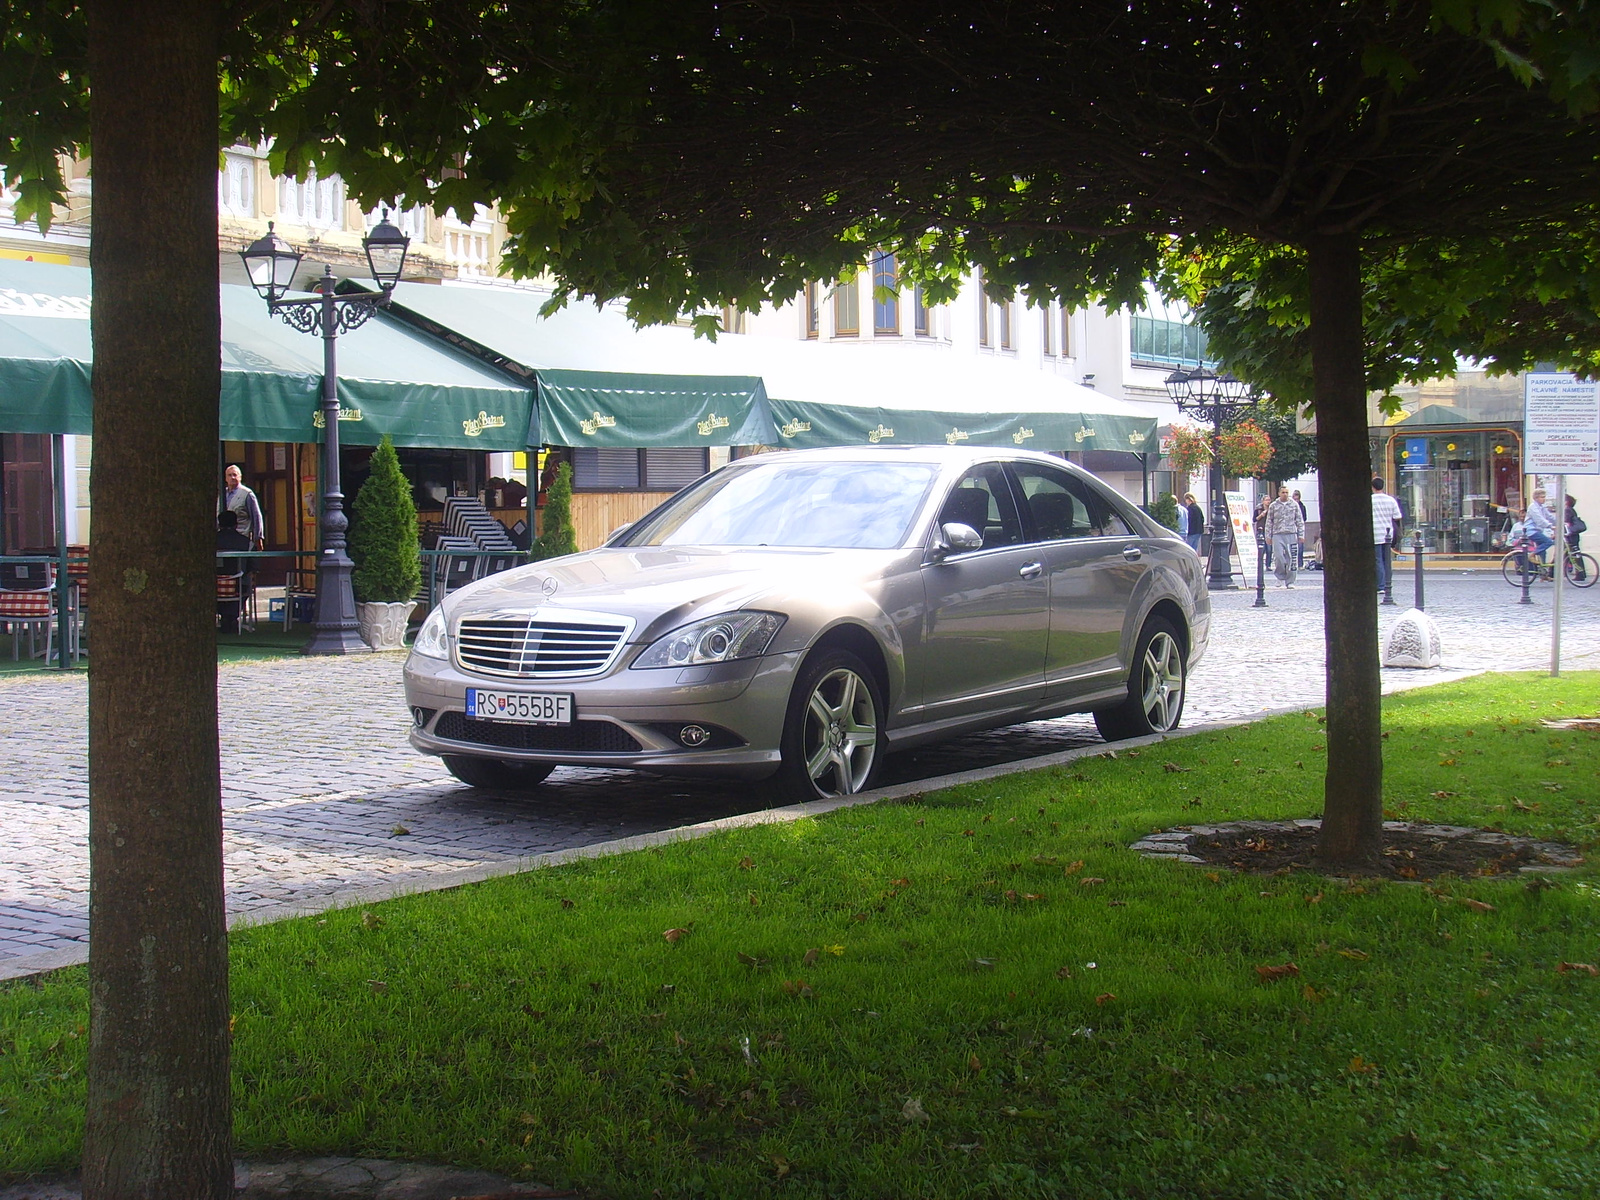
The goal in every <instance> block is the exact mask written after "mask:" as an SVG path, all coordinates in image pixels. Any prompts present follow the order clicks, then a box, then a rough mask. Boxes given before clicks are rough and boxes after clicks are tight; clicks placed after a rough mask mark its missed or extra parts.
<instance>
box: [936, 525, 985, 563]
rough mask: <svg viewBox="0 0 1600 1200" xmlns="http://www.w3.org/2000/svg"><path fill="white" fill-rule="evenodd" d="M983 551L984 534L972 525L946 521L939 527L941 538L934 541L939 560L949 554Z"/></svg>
mask: <svg viewBox="0 0 1600 1200" xmlns="http://www.w3.org/2000/svg"><path fill="white" fill-rule="evenodd" d="M981 549H983V534H981V533H979V532H978V531H977V530H976V529H974V528H973V527H972V526H971V525H963V524H962V523H961V522H960V521H946V522H945V523H944V524H943V525H941V526H939V536H938V538H936V539H935V540H934V543H933V552H934V555H935V556H936V557H938V558H943V557H945V555H947V554H960V553H961V552H962V551H964V550H981Z"/></svg>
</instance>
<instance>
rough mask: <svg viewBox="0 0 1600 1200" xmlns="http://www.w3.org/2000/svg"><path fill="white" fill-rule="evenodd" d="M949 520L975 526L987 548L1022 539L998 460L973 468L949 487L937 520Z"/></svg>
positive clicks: (1015, 510)
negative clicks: (948, 492) (953, 485)
mask: <svg viewBox="0 0 1600 1200" xmlns="http://www.w3.org/2000/svg"><path fill="white" fill-rule="evenodd" d="M951 521H955V522H957V523H959V524H962V525H970V526H971V527H972V528H973V529H976V530H977V531H978V533H979V534H980V535H981V536H982V538H983V548H984V549H986V550H987V549H990V548H992V547H994V546H1015V545H1017V544H1019V543H1020V542H1021V541H1022V540H1023V537H1022V522H1021V520H1020V519H1019V518H1018V516H1017V509H1016V505H1015V504H1013V503H1012V500H1011V488H1010V486H1009V485H1008V484H1007V483H1006V476H1005V471H1004V470H1002V469H1001V467H1000V464H999V463H984V464H983V465H982V466H978V467H974V468H972V470H970V471H968V472H967V473H966V474H965V475H963V476H962V477H961V479H960V480H959V481H958V482H957V483H956V485H955V487H953V488H951V489H950V494H949V496H947V497H946V498H945V502H944V504H943V505H942V506H941V507H940V509H939V524H940V525H945V524H948V523H949V522H951Z"/></svg>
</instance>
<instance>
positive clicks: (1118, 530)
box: [1095, 496, 1139, 537]
mask: <svg viewBox="0 0 1600 1200" xmlns="http://www.w3.org/2000/svg"><path fill="white" fill-rule="evenodd" d="M1095 507H1096V508H1098V509H1099V510H1100V528H1101V529H1103V530H1104V531H1105V536H1106V537H1138V536H1139V535H1138V534H1136V533H1134V531H1133V527H1132V526H1130V525H1129V524H1128V522H1127V521H1126V520H1124V519H1123V516H1122V514H1121V513H1119V512H1118V511H1117V510H1116V509H1114V508H1112V507H1111V505H1110V504H1109V503H1108V502H1107V501H1106V500H1105V499H1104V498H1103V497H1100V496H1096V497H1095Z"/></svg>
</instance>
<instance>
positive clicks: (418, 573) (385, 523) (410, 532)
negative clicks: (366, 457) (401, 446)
mask: <svg viewBox="0 0 1600 1200" xmlns="http://www.w3.org/2000/svg"><path fill="white" fill-rule="evenodd" d="M351 517H352V520H351V524H350V558H351V560H352V561H353V562H354V563H355V571H354V572H353V573H352V575H351V577H350V582H351V586H352V587H353V588H354V590H355V594H356V623H357V624H358V625H359V626H360V627H361V638H362V640H363V641H365V642H366V643H367V645H369V646H371V647H372V648H373V649H374V650H399V649H401V648H402V647H403V646H404V645H405V635H406V622H407V621H408V620H410V618H411V611H412V609H413V608H415V607H416V595H417V590H418V589H419V588H420V587H421V586H422V568H421V566H420V547H419V546H418V544H417V507H416V504H415V503H414V502H413V501H412V499H411V483H410V481H408V480H407V479H406V477H405V475H404V474H403V473H402V472H401V470H400V458H399V456H398V455H396V454H395V452H394V443H393V442H391V441H390V440H389V437H388V435H387V434H385V435H384V438H383V441H382V442H381V443H379V445H378V448H377V450H375V451H374V452H373V455H372V473H371V474H370V475H368V476H367V481H366V482H365V483H363V484H362V485H361V490H360V492H358V493H357V494H356V501H355V504H354V506H353V507H352V509H351Z"/></svg>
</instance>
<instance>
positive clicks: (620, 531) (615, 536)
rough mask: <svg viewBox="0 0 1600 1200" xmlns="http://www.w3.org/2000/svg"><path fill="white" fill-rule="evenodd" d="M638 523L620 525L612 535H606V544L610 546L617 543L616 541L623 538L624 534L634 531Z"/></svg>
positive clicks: (630, 522)
mask: <svg viewBox="0 0 1600 1200" xmlns="http://www.w3.org/2000/svg"><path fill="white" fill-rule="evenodd" d="M637 523H638V522H636V521H628V522H626V523H625V524H622V525H618V526H617V527H616V528H615V529H613V530H612V531H611V532H610V533H608V534H606V541H605V544H606V545H608V546H610V545H612V544H613V543H615V542H616V540H617V539H618V538H619V537H621V536H622V535H623V534H625V533H627V532H628V530H630V529H632V528H633V527H634V525H636V524H637Z"/></svg>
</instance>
